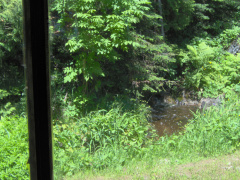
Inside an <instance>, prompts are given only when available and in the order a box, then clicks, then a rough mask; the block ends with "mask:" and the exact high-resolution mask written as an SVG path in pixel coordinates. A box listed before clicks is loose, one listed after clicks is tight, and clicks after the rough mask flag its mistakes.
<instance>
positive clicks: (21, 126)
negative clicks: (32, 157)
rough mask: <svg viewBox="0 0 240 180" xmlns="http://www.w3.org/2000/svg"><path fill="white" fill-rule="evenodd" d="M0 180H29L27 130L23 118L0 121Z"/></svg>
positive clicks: (7, 118) (9, 118)
mask: <svg viewBox="0 0 240 180" xmlns="http://www.w3.org/2000/svg"><path fill="white" fill-rule="evenodd" d="M0 144H1V145H0V152H1V153H0V179H3V180H4V179H6V180H9V179H29V171H28V169H27V161H28V129H27V120H26V118H24V117H19V116H9V117H3V118H2V119H1V120H0Z"/></svg>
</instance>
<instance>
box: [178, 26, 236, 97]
mask: <svg viewBox="0 0 240 180" xmlns="http://www.w3.org/2000/svg"><path fill="white" fill-rule="evenodd" d="M239 33H240V31H239V28H238V27H234V28H233V29H227V30H225V31H224V32H223V33H221V34H220V35H219V36H218V37H215V38H214V39H196V40H194V41H193V43H192V44H193V45H187V49H188V51H187V54H186V53H185V52H184V51H181V52H180V53H179V56H180V59H181V66H182V67H185V70H184V72H183V74H184V75H185V78H186V79H185V86H186V87H187V88H191V87H192V88H195V90H201V89H202V90H204V96H217V95H218V94H219V93H223V92H225V91H227V89H229V87H231V86H232V85H234V84H237V83H239V80H240V79H239V75H238V72H239V66H238V64H239V63H240V62H239V61H240V59H239V55H233V54H230V53H228V52H227V51H226V50H227V49H228V48H229V46H230V45H231V42H233V41H238V40H237V39H238V35H239Z"/></svg>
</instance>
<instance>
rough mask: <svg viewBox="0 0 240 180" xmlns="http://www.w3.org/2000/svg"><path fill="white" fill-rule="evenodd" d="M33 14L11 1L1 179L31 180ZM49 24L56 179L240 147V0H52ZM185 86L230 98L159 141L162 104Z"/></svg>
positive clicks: (3, 47) (3, 53)
mask: <svg viewBox="0 0 240 180" xmlns="http://www.w3.org/2000/svg"><path fill="white" fill-rule="evenodd" d="M22 14H23V9H22V1H21V0H0V76H1V78H0V144H1V146H0V151H1V153H0V179H29V164H28V163H27V161H28V128H27V113H26V107H27V105H26V92H25V80H24V78H25V75H24V58H23V57H24V55H23V48H24V44H23V16H22ZM49 32H50V39H49V43H50V61H51V66H50V67H51V68H50V72H51V103H52V120H53V130H54V131H53V134H54V138H53V141H54V174H55V179H62V178H64V177H73V176H74V175H76V174H77V175H78V176H79V179H81V177H82V178H83V177H85V176H86V175H89V174H90V175H93V174H98V173H99V174H101V173H102V172H106V171H108V172H116V173H120V174H121V173H122V170H123V169H125V168H126V167H128V168H130V169H131V167H133V168H134V167H135V166H136V164H141V163H142V164H147V165H148V166H150V164H151V165H153V166H154V165H156V163H157V162H160V160H164V159H168V162H170V163H171V164H173V165H176V164H184V163H186V162H193V161H197V160H199V159H203V158H211V157H218V156H219V155H223V154H231V153H233V152H235V151H238V150H239V146H240V102H239V95H240V54H239V53H240V41H239V37H240V1H239V0H111V1H109V0H101V1H100V0H50V1H49ZM36 43H37V42H36ZM183 91H186V92H187V94H189V96H191V98H193V99H196V100H200V99H201V98H217V97H222V99H221V105H219V106H214V107H210V108H209V109H204V110H203V111H197V112H196V113H194V118H193V119H192V120H189V123H188V124H187V125H186V126H184V127H183V131H182V132H180V133H174V134H172V135H167V134H166V135H165V136H162V137H158V136H157V135H156V131H155V130H154V127H153V126H151V124H150V123H149V121H150V120H149V119H151V110H152V108H151V105H152V104H151V103H152V100H153V99H154V97H161V96H162V95H163V94H164V93H168V94H171V95H172V96H173V97H174V98H178V97H180V96H181V93H182V92H183ZM131 170H132V171H134V170H133V169H131ZM127 173H128V174H130V175H131V177H134V178H136V179H138V178H140V176H137V175H136V174H135V175H134V173H132V172H131V171H128V172H127ZM121 175H122V174H121ZM174 177H175V175H172V174H171V175H168V176H166V177H165V179H169V178H170V179H171V178H174ZM150 178H153V177H150ZM163 179H164V178H163Z"/></svg>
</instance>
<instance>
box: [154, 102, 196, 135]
mask: <svg viewBox="0 0 240 180" xmlns="http://www.w3.org/2000/svg"><path fill="white" fill-rule="evenodd" d="M198 109H199V107H198V106H168V107H167V106H165V107H164V106H163V107H160V108H158V109H155V110H154V111H153V113H152V120H153V122H152V123H151V124H152V125H154V127H155V129H156V130H157V133H158V135H159V136H163V135H164V134H165V133H166V134H168V135H171V134H173V133H175V132H179V131H181V129H183V126H184V125H185V124H186V123H187V122H188V120H189V119H191V118H192V117H193V113H192V112H196V111H197V110H198Z"/></svg>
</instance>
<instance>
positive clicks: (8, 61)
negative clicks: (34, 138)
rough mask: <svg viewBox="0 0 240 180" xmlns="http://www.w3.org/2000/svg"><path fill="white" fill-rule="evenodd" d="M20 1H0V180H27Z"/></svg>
mask: <svg viewBox="0 0 240 180" xmlns="http://www.w3.org/2000/svg"><path fill="white" fill-rule="evenodd" d="M22 50H23V16H22V1H21V0H0V144H1V145H0V152H1V153H0V171H1V173H0V179H29V164H28V126H27V119H26V94H25V82H24V65H23V64H24V63H23V51H22Z"/></svg>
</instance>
